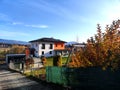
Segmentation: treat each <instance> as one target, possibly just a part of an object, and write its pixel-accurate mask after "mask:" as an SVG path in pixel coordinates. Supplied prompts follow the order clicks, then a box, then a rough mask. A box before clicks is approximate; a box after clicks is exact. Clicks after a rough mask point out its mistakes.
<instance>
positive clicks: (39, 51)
mask: <svg viewBox="0 0 120 90" xmlns="http://www.w3.org/2000/svg"><path fill="white" fill-rule="evenodd" d="M42 44H45V49H42ZM50 44H52V45H53V48H52V49H50ZM31 47H32V48H35V56H37V57H39V56H40V57H41V56H42V51H44V56H46V57H50V56H53V55H54V43H52V42H51V43H50V42H33V43H32V44H31ZM36 51H37V52H36ZM50 51H52V54H50Z"/></svg>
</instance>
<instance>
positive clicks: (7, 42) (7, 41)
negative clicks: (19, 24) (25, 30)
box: [0, 39, 30, 45]
mask: <svg viewBox="0 0 120 90" xmlns="http://www.w3.org/2000/svg"><path fill="white" fill-rule="evenodd" d="M0 43H4V44H19V45H29V44H30V43H28V42H25V41H17V40H7V39H0Z"/></svg>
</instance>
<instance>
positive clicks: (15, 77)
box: [0, 65, 63, 90]
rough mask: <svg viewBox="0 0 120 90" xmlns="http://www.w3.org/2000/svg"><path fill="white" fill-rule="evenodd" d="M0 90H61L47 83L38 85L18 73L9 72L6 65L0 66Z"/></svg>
mask: <svg viewBox="0 0 120 90" xmlns="http://www.w3.org/2000/svg"><path fill="white" fill-rule="evenodd" d="M0 90H63V89H61V87H57V86H54V85H52V84H51V85H50V84H47V83H44V84H42V83H38V82H36V81H33V80H31V79H29V78H26V77H25V76H24V75H21V74H20V73H17V72H13V71H9V70H8V69H7V68H6V65H0Z"/></svg>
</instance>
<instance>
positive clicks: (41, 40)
mask: <svg viewBox="0 0 120 90" xmlns="http://www.w3.org/2000/svg"><path fill="white" fill-rule="evenodd" d="M30 42H63V43H66V42H65V41H62V40H60V39H54V38H40V39H36V40H32V41H30Z"/></svg>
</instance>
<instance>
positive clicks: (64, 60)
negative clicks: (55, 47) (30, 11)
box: [47, 57, 67, 66]
mask: <svg viewBox="0 0 120 90" xmlns="http://www.w3.org/2000/svg"><path fill="white" fill-rule="evenodd" d="M66 61H67V57H62V64H63V65H64V64H65V63H66ZM47 66H53V57H48V58H47Z"/></svg>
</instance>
